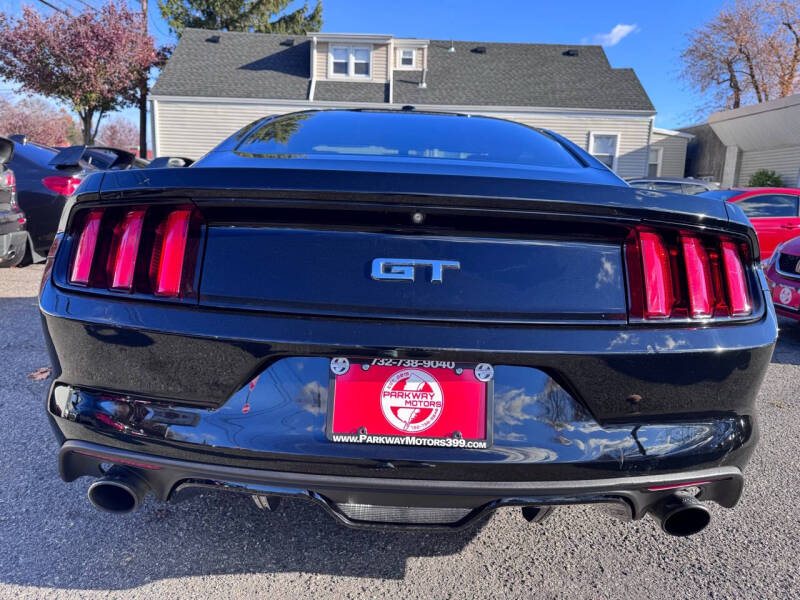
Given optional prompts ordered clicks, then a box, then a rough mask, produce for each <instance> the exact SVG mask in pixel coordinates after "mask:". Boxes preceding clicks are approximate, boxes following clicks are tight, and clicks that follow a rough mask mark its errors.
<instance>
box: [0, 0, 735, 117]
mask: <svg viewBox="0 0 800 600" xmlns="http://www.w3.org/2000/svg"><path fill="white" fill-rule="evenodd" d="M49 1H50V2H51V3H53V4H56V5H57V6H61V7H72V9H73V10H79V9H80V8H81V7H82V4H81V2H80V0H49ZM85 1H86V2H88V3H89V4H92V5H99V3H100V2H101V0H85ZM128 1H129V2H130V4H131V6H132V7H135V6H138V1H137V0H128ZM26 2H29V3H31V4H33V5H35V7H36V8H37V9H38V10H42V11H47V10H49V9H48V8H47V7H45V6H44V5H43V4H41V3H40V2H37V1H36V0H26ZM312 3H313V2H312ZM21 4H22V2H21V1H20V0H0V10H3V11H6V12H10V13H11V14H15V13H17V12H18V11H19V10H20V7H21ZM301 4H302V2H296V1H295V2H294V6H298V5H301ZM723 4H724V2H723V1H722V0H702V1H698V0H672V1H671V2H646V1H644V2H643V1H641V0H639V1H630V0H614V1H612V2H597V1H596V0H593V1H590V0H572V1H566V0H562V1H552V0H548V1H546V2H545V1H541V0H527V1H517V2H514V1H511V0H493V1H492V2H486V1H485V0H484V1H480V2H479V1H477V0H457V1H456V0H427V1H426V0H405V1H404V2H396V1H394V2H389V1H387V0H325V2H324V19H325V25H324V26H323V31H326V32H337V33H340V32H348V33H349V32H358V33H388V34H393V35H397V36H408V37H420V38H428V39H451V38H452V39H457V40H470V41H486V42H531V43H536V42H538V43H559V44H581V43H601V44H603V45H604V46H605V49H606V53H607V54H608V58H609V60H610V62H611V65H612V66H613V67H632V68H633V69H635V71H636V73H637V75H638V76H639V79H640V80H641V81H642V84H643V85H644V88H645V90H646V91H647V93H648V94H649V96H650V98H651V100H652V101H653V104H655V107H656V110H658V116H657V117H656V126H658V127H667V128H675V127H681V126H685V125H691V124H694V123H696V122H699V121H701V116H700V115H698V113H697V111H698V108H699V107H700V106H701V105H702V98H700V97H698V96H697V95H695V94H694V93H692V92H691V91H690V90H689V89H687V87H686V86H685V84H683V83H682V82H681V81H680V80H679V78H678V73H679V71H680V60H679V58H680V50H681V47H682V46H683V44H684V42H685V35H686V33H688V32H689V31H690V30H691V29H693V28H695V27H698V26H699V25H701V24H702V23H703V22H705V21H707V20H708V19H710V18H712V17H713V16H714V14H715V13H716V12H717V10H719V8H720V7H721V6H722V5H723ZM150 7H151V8H150V13H151V19H150V28H151V33H152V34H153V35H154V36H155V37H156V38H157V40H158V41H159V43H169V42H174V40H173V39H172V38H170V37H169V35H168V27H167V25H166V23H165V22H164V20H163V19H161V16H160V14H159V11H158V7H157V3H156V0H150ZM9 89H10V86H9V84H7V83H4V82H0V93H1V92H4V91H8V90H9ZM124 114H125V116H127V117H129V118H131V120H134V121H135V120H136V113H135V111H132V110H126V111H124ZM135 122H138V121H135Z"/></svg>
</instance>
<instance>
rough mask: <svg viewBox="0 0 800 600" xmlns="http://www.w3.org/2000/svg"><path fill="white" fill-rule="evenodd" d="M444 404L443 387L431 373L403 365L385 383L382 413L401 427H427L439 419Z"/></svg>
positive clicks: (414, 429) (416, 430)
mask: <svg viewBox="0 0 800 600" xmlns="http://www.w3.org/2000/svg"><path fill="white" fill-rule="evenodd" d="M443 408H444V394H442V388H441V386H440V385H439V382H438V381H436V379H435V378H434V377H433V375H431V374H430V373H427V372H425V371H421V370H419V369H403V370H402V371H397V372H396V373H395V374H394V375H392V376H391V377H389V379H387V380H386V383H384V384H383V389H382V390H381V410H382V411H383V416H384V417H385V418H386V420H387V421H389V423H390V424H391V425H392V427H394V428H395V429H399V430H400V431H405V432H408V433H419V432H420V431H425V430H426V429H428V428H429V427H430V426H431V425H433V424H434V423H436V421H437V420H438V419H439V417H440V416H441V414H442V409H443Z"/></svg>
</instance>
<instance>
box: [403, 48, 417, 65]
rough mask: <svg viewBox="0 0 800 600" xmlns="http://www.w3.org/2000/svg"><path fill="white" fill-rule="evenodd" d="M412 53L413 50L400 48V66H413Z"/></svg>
mask: <svg viewBox="0 0 800 600" xmlns="http://www.w3.org/2000/svg"><path fill="white" fill-rule="evenodd" d="M414 54H415V52H414V51H413V50H400V66H401V67H413V66H414Z"/></svg>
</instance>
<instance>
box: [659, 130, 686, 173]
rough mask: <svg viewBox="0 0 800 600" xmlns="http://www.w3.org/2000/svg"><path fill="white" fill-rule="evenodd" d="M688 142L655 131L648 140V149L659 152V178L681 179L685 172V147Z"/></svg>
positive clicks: (678, 137)
mask: <svg viewBox="0 0 800 600" xmlns="http://www.w3.org/2000/svg"><path fill="white" fill-rule="evenodd" d="M688 143H689V140H688V139H687V138H685V137H682V136H677V135H664V134H660V133H658V132H656V131H654V132H653V135H652V137H651V138H650V148H651V149H660V150H661V172H660V173H659V175H660V176H661V177H683V175H684V173H685V171H686V146H687V145H688Z"/></svg>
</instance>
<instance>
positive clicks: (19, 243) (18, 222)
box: [0, 138, 28, 267]
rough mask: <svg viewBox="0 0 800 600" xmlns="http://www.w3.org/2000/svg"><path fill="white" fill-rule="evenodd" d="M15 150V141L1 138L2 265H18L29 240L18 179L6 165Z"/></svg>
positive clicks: (0, 223) (0, 219)
mask: <svg viewBox="0 0 800 600" xmlns="http://www.w3.org/2000/svg"><path fill="white" fill-rule="evenodd" d="M13 152H14V142H13V141H12V140H9V139H6V138H0V267H14V266H16V265H18V264H19V263H20V262H21V261H22V259H23V258H24V256H25V248H26V245H27V242H28V234H27V233H26V232H25V222H26V219H25V215H24V213H23V212H22V210H21V209H20V207H19V204H17V180H16V177H15V176H14V171H12V170H11V168H9V167H7V166H6V164H7V163H8V162H9V161H10V160H11V157H12V156H13Z"/></svg>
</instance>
